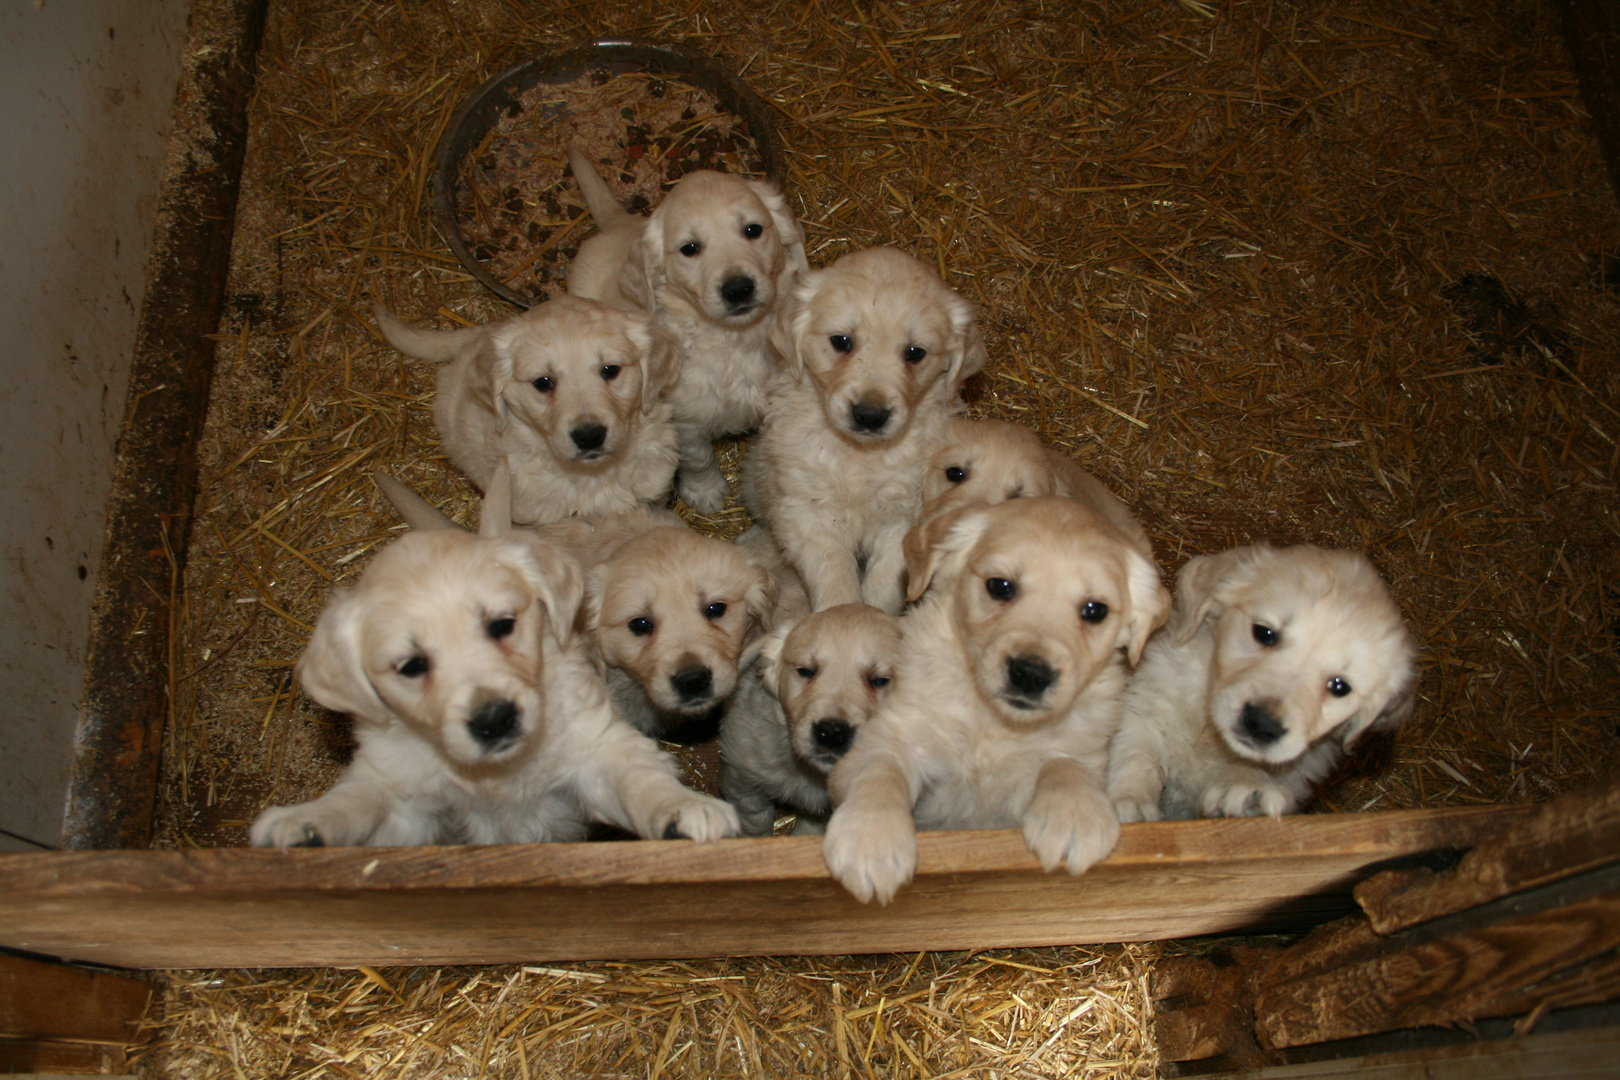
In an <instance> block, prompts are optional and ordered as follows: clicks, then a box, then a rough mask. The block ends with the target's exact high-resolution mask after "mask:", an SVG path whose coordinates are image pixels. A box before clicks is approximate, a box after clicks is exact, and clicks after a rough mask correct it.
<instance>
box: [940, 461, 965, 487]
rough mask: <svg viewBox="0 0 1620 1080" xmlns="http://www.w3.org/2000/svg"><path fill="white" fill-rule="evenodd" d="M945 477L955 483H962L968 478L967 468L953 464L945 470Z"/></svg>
mask: <svg viewBox="0 0 1620 1080" xmlns="http://www.w3.org/2000/svg"><path fill="white" fill-rule="evenodd" d="M945 479H947V480H949V481H950V482H951V483H953V484H960V483H961V482H962V481H964V480H966V479H967V470H966V469H964V468H962V466H960V465H952V466H951V467H950V468H948V469H946V470H945Z"/></svg>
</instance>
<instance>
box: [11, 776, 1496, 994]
mask: <svg viewBox="0 0 1620 1080" xmlns="http://www.w3.org/2000/svg"><path fill="white" fill-rule="evenodd" d="M1521 812H1522V809H1521V808H1513V807H1499V808H1486V809H1482V810H1444V811H1401V812H1392V813H1384V814H1366V815H1320V816H1314V817H1300V818H1292V819H1284V820H1282V821H1272V820H1269V819H1260V820H1253V819H1246V820H1234V821H1220V820H1216V821H1197V822H1175V823H1156V824H1152V825H1132V826H1127V827H1126V829H1125V832H1124V835H1123V837H1122V840H1121V844H1120V848H1119V850H1118V851H1116V853H1115V854H1114V856H1112V857H1111V858H1110V859H1108V860H1105V861H1104V862H1103V863H1100V864H1099V865H1097V866H1095V867H1093V868H1092V869H1091V870H1090V871H1088V872H1087V873H1085V874H1083V875H1081V876H1079V877H1073V876H1071V875H1069V874H1066V873H1063V872H1061V871H1060V872H1058V873H1054V874H1046V873H1043V872H1042V871H1041V870H1040V867H1039V865H1038V864H1037V863H1036V862H1035V860H1034V859H1033V857H1032V856H1030V855H1029V853H1028V852H1027V851H1026V850H1025V849H1024V845H1023V839H1022V837H1021V835H1020V834H1019V833H1018V832H1017V831H1016V830H1003V831H998V832H981V833H969V832H962V833H925V834H923V835H922V836H920V837H919V854H920V856H921V858H920V865H919V870H920V872H919V874H918V875H917V877H916V879H915V880H914V881H913V882H912V883H911V884H910V885H909V886H907V887H906V888H904V889H902V890H901V892H900V894H899V896H897V897H896V899H895V900H894V902H893V903H891V904H890V905H888V906H887V907H878V906H876V905H863V904H860V903H858V902H856V901H855V900H854V899H853V898H852V897H850V896H849V894H848V893H846V892H845V891H844V890H843V888H842V887H841V886H839V885H838V884H837V883H836V882H835V881H833V880H832V879H831V878H830V877H829V876H828V874H827V872H826V870H825V868H824V866H823V865H822V862H821V853H820V842H819V840H818V839H817V838H815V837H783V838H765V839H757V840H733V841H723V842H721V843H719V844H714V845H696V844H690V843H685V842H679V841H670V842H650V843H626V844H592V845H546V844H541V845H531V846H527V847H509V848H477V847H465V848H418V849H403V850H398V849H393V850H391V849H376V848H370V849H364V848H363V849H355V850H348V851H344V850H340V849H332V850H327V849H316V850H300V851H291V852H276V851H252V850H228V851H211V852H202V851H187V852H178V851H174V852H171V851H159V852H77V853H65V854H58V855H48V856H44V857H40V856H35V855H18V856H8V857H5V858H4V859H0V943H3V944H6V945H10V946H12V947H15V948H22V949H28V950H31V951H34V952H37V953H44V954H49V955H56V956H67V957H73V958H75V959H80V960H89V961H94V962H97V963H104V964H115V965H120V966H124V967H132V968H176V967H294V966H311V965H314V966H332V965H345V964H379V965H402V964H424V963H433V964H458V963H509V962H515V961H525V962H528V961H539V960H544V961H562V960H592V959H621V960H629V959H673V958H693V957H713V956H743V955H806V956H808V955H827V954H845V953H869V952H878V953H884V952H914V951H917V950H920V949H934V950H951V949H983V948H1015V947H1032V946H1043V945H1066V944H1091V943H1101V942H1118V941H1145V940H1161V939H1165V938H1172V937H1187V936H1195V935H1201V934H1216V933H1222V934H1225V933H1238V932H1248V931H1251V930H1253V931H1264V932H1275V931H1279V930H1299V929H1304V928H1306V927H1308V926H1311V925H1314V924H1316V923H1319V922H1321V921H1322V920H1323V919H1327V918H1333V917H1335V916H1338V915H1341V914H1343V913H1344V912H1345V911H1347V910H1349V909H1350V906H1351V902H1350V899H1349V889H1350V887H1351V885H1352V884H1353V883H1354V882H1355V881H1356V880H1357V879H1359V878H1360V877H1362V876H1364V875H1365V874H1366V873H1368V872H1370V868H1372V867H1375V866H1379V865H1385V864H1387V863H1388V862H1390V861H1391V860H1399V859H1409V858H1413V857H1422V856H1425V855H1428V854H1430V853H1432V852H1434V851H1436V850H1454V849H1456V848H1461V847H1467V846H1469V845H1471V844H1473V843H1476V842H1478V840H1479V839H1480V838H1481V837H1483V836H1485V835H1489V834H1490V833H1491V832H1494V831H1496V830H1497V829H1499V828H1500V827H1502V825H1503V824H1504V823H1506V822H1508V821H1511V820H1514V818H1515V817H1516V816H1517V815H1518V814H1519V813H1521ZM373 864H375V865H373ZM368 866H369V867H371V873H370V874H369V875H368V874H367V873H366V868H367V867H368ZM13 870H17V871H19V872H12V871H13Z"/></svg>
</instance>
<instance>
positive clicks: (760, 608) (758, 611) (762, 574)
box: [743, 559, 776, 640]
mask: <svg viewBox="0 0 1620 1080" xmlns="http://www.w3.org/2000/svg"><path fill="white" fill-rule="evenodd" d="M748 570H749V575H750V580H749V582H748V588H747V589H746V590H745V591H744V592H743V605H744V606H745V607H747V608H748V635H747V639H748V640H754V639H757V638H758V637H759V635H760V634H761V633H762V632H763V631H764V630H765V627H766V625H767V624H768V623H769V622H770V618H771V610H772V609H773V608H774V607H775V606H776V578H774V577H772V576H771V573H770V571H768V570H766V569H765V568H764V567H763V566H760V565H759V564H758V563H757V562H754V561H753V560H752V559H750V560H749V561H748Z"/></svg>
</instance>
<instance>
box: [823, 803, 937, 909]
mask: <svg viewBox="0 0 1620 1080" xmlns="http://www.w3.org/2000/svg"><path fill="white" fill-rule="evenodd" d="M821 857H822V859H824V860H825V861H826V863H827V869H828V870H829V871H831V873H832V876H833V877H835V878H837V879H838V881H839V882H840V883H841V884H842V885H843V886H844V888H846V889H848V890H849V891H850V893H851V894H852V895H854V897H855V899H857V900H859V901H860V902H861V903H863V904H865V903H869V902H871V901H873V900H876V901H877V902H878V903H879V904H887V903H888V902H889V901H890V900H892V899H894V894H895V893H896V892H897V891H898V890H899V888H900V886H902V885H904V884H905V883H906V882H908V881H910V880H911V875H912V874H913V873H915V872H916V870H917V830H916V827H915V826H914V825H913V824H912V821H911V815H910V814H908V813H904V812H898V813H897V812H891V811H883V810H862V809H860V808H859V807H854V806H849V805H845V806H842V807H839V808H838V809H837V810H835V811H834V812H833V816H832V818H831V820H829V821H828V822H827V834H826V836H825V837H824V838H823V839H822V841H821Z"/></svg>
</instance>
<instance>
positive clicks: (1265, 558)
mask: <svg viewBox="0 0 1620 1080" xmlns="http://www.w3.org/2000/svg"><path fill="white" fill-rule="evenodd" d="M1415 651H1416V650H1415V647H1414V645H1413V642H1412V639H1411V636H1410V635H1409V634H1408V633H1407V629H1406V623H1405V621H1404V620H1403V619H1402V618H1401V613H1400V610H1399V609H1398V608H1397V607H1396V606H1395V602H1394V600H1393V599H1391V598H1390V595H1389V590H1388V588H1386V587H1385V585H1384V581H1383V579H1382V578H1380V577H1379V576H1378V571H1377V570H1375V569H1374V568H1373V565H1372V563H1370V562H1369V561H1368V560H1367V559H1366V557H1365V556H1363V555H1360V554H1358V553H1356V552H1351V551H1331V550H1325V549H1323V548H1318V547H1312V546H1310V545H1300V546H1298V547H1290V548H1273V547H1270V546H1267V545H1265V544H1257V545H1255V546H1253V547H1241V548H1234V549H1233V550H1231V551H1228V552H1225V553H1224V554H1221V555H1214V556H1200V557H1198V558H1194V559H1192V560H1190V561H1189V562H1188V563H1187V565H1186V566H1184V567H1182V569H1181V573H1180V574H1179V575H1178V577H1177V584H1176V603H1175V611H1174V613H1173V615H1172V617H1171V620H1170V624H1169V625H1168V626H1167V627H1166V628H1165V630H1164V632H1163V633H1162V634H1160V635H1158V636H1157V637H1155V638H1154V639H1153V640H1152V641H1151V642H1150V643H1149V644H1148V648H1147V654H1146V656H1145V657H1144V658H1143V660H1142V665H1141V667H1140V668H1138V669H1137V672H1136V676H1135V678H1133V679H1132V680H1131V685H1130V687H1129V689H1128V690H1127V691H1126V694H1125V705H1124V719H1123V722H1122V723H1121V726H1120V730H1119V733H1118V734H1117V735H1116V736H1115V737H1114V743H1113V746H1112V747H1111V748H1110V752H1109V763H1108V790H1109V794H1110V795H1111V796H1112V797H1113V800H1114V805H1115V808H1116V809H1117V811H1118V814H1119V818H1120V820H1121V821H1155V820H1158V818H1159V817H1160V816H1161V814H1162V815H1163V816H1166V817H1173V818H1174V817H1196V816H1198V815H1200V814H1204V815H1224V816H1227V817H1236V816H1239V815H1245V814H1269V815H1271V816H1273V817H1276V816H1278V815H1281V814H1286V813H1290V812H1291V811H1293V810H1295V809H1297V808H1298V807H1299V805H1300V803H1301V802H1302V801H1304V799H1305V798H1306V797H1307V796H1308V795H1309V794H1310V792H1311V790H1312V787H1313V785H1315V784H1316V783H1317V782H1318V781H1320V780H1322V779H1323V778H1325V777H1326V776H1328V775H1329V774H1330V773H1332V772H1333V770H1334V769H1335V768H1336V767H1337V765H1338V763H1339V760H1340V758H1341V757H1342V755H1343V753H1344V751H1345V750H1346V749H1347V748H1348V747H1350V746H1351V745H1352V744H1353V743H1354V742H1355V741H1356V740H1357V739H1358V738H1360V737H1361V735H1363V734H1364V733H1366V732H1368V731H1372V730H1378V729H1390V728H1394V727H1396V726H1398V725H1399V724H1401V723H1402V722H1403V721H1405V720H1406V718H1407V717H1408V716H1409V715H1410V714H1411V711H1412V697H1413V693H1414V687H1415V684H1416V682H1417V671H1416V667H1415V663H1414V656H1415Z"/></svg>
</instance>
